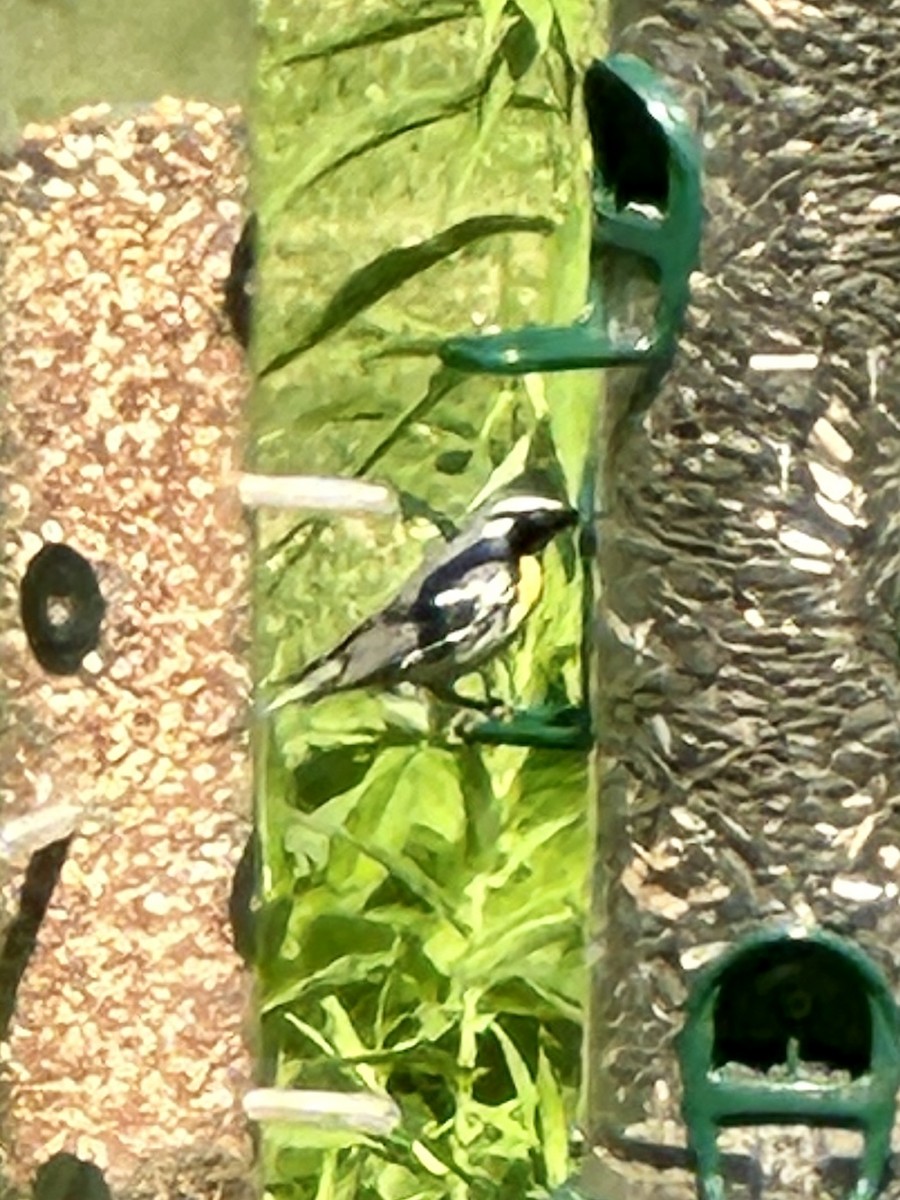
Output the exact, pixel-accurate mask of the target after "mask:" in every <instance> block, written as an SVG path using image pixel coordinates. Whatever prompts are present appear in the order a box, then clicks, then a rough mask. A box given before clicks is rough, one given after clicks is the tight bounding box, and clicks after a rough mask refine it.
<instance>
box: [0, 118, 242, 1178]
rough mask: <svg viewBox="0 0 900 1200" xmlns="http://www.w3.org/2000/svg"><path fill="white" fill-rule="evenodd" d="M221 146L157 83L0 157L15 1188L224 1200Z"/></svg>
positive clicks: (234, 695)
mask: <svg viewBox="0 0 900 1200" xmlns="http://www.w3.org/2000/svg"><path fill="white" fill-rule="evenodd" d="M244 161H245V154H244V135H243V130H242V125H241V119H240V114H239V113H238V112H237V111H236V110H225V111H223V110H221V109H218V108H215V107H212V106H210V105H208V104H204V103H200V102H183V101H180V100H173V99H163V100H161V101H159V102H158V103H157V104H155V105H153V106H152V107H148V108H145V109H142V110H136V111H133V112H128V113H113V112H112V111H111V110H110V109H109V108H108V107H107V106H99V107H91V108H82V109H79V110H77V111H76V112H74V113H72V114H71V115H70V116H68V117H66V118H65V119H63V120H60V121H59V122H57V123H54V124H52V125H40V126H37V125H32V126H29V127H27V128H26V129H25V130H24V132H23V137H22V143H21V147H20V149H19V151H18V152H17V153H16V154H15V155H14V156H12V157H10V158H7V159H5V160H3V161H0V321H2V326H0V364H2V366H0V371H2V375H0V403H2V406H3V430H4V434H3V440H2V444H0V495H2V496H3V498H4V499H3V503H4V508H3V510H2V531H3V572H2V581H0V586H2V594H0V603H2V608H0V677H2V679H3V681H4V683H3V690H4V693H5V695H4V696H3V697H2V705H0V714H2V718H3V721H2V726H3V727H2V729H0V765H2V795H0V801H2V807H0V821H2V820H6V819H8V818H11V817H15V818H19V817H25V818H27V817H28V815H29V813H33V812H35V811H37V813H38V816H40V814H41V813H42V812H46V813H50V812H51V810H52V807H53V806H54V805H59V806H61V810H64V811H68V812H69V813H71V810H72V808H73V807H74V808H76V809H78V810H79V811H80V812H81V817H80V820H79V825H78V830H77V833H76V835H75V837H74V839H73V840H72V843H71V846H70V848H69V853H68V857H67V858H66V861H65V862H64V864H63V866H62V869H61V877H60V881H59V884H58V886H57V887H56V890H55V892H54V894H53V897H52V900H51V903H50V906H49V909H48V911H47V914H46V917H45V918H44V921H43V924H42V926H41V930H40V936H39V941H38V946H37V949H36V951H35V953H34V955H33V956H32V959H31V962H30V964H29V966H28V969H27V970H26V972H25V974H24V978H23V979H22V981H21V984H20V986H19V988H18V994H17V999H16V1011H15V1016H14V1018H13V1021H12V1024H11V1029H10V1036H9V1039H8V1041H7V1042H5V1043H4V1044H3V1045H2V1047H0V1053H2V1057H3V1063H2V1071H3V1083H4V1088H3V1092H4V1096H5V1097H6V1099H5V1111H3V1112H2V1114H0V1132H2V1138H0V1141H2V1143H3V1145H4V1147H5V1148H6V1155H7V1162H6V1170H7V1174H8V1177H9V1179H10V1180H12V1181H13V1183H15V1184H17V1185H22V1184H24V1183H25V1181H26V1180H27V1179H29V1178H31V1177H32V1176H33V1174H34V1172H35V1170H36V1169H37V1168H39V1167H40V1166H41V1164H42V1163H45V1162H46V1161H47V1160H48V1159H49V1158H50V1157H51V1156H53V1155H55V1154H58V1153H60V1152H66V1153H69V1154H72V1155H76V1156H77V1157H78V1158H79V1159H81V1160H82V1161H85V1162H90V1163H94V1164H96V1166H97V1167H98V1168H100V1170H102V1171H103V1172H104V1173H105V1175H106V1178H107V1180H108V1181H109V1183H110V1184H111V1186H112V1187H113V1190H114V1193H115V1195H116V1196H123V1197H130V1198H135V1200H136V1198H137V1197H144V1196H147V1197H150V1196H168V1195H182V1194H190V1195H191V1196H197V1197H207V1196H208V1197H213V1196H216V1197H221V1196H226V1195H227V1196H230V1197H237V1196H239V1195H244V1194H245V1193H246V1194H250V1184H249V1182H248V1168H247V1164H248V1158H249V1147H248V1141H247V1135H246V1130H245V1123H244V1120H243V1117H242V1114H241V1109H240V1095H241V1092H242V1091H243V1090H244V1088H245V1087H246V1085H247V1082H248V1081H249V1076H250V1061H249V1054H248V1051H247V1049H246V1047H245V1045H244V1042H243V1038H242V1019H243V1017H244V1013H245V1000H246V994H245V993H246V986H247V985H246V978H245V975H244V973H243V972H242V969H241V963H240V960H239V958H238V956H237V955H236V953H235V952H234V949H233V947H232V945H231V938H230V932H229V929H228V922H227V914H228V896H229V889H230V887H231V880H232V876H233V872H234V868H235V865H236V863H237V861H238V858H239V856H240V853H241V848H242V846H243V844H244V841H245V840H246V836H247V831H248V826H249V784H248V769H247V753H246V735H245V728H246V722H245V704H246V695H247V690H248V677H247V671H246V665H245V664H246V660H247V645H248V637H249V627H248V619H247V607H246V603H245V594H244V581H245V579H246V575H247V570H246V554H247V539H246V530H245V527H244V524H243V521H242V517H241V512H240V506H239V502H238V499H237V489H236V486H235V484H236V478H237V470H238V453H239V452H238V442H237V430H238V423H239V417H240V411H241V407H242V402H243V396H244V392H245V389H246V378H245V374H244V371H243V365H242V354H241V349H240V347H239V346H238V345H237V344H236V341H235V339H234V336H233V334H232V332H231V330H230V328H229V322H228V319H227V317H226V315H225V313H224V311H223V301H224V288H225V281H226V279H227V277H228V274H229V270H230V266H231V257H232V252H233V249H234V246H235V243H236V241H237V239H238V235H239V231H240V228H241V219H242V202H243V193H244ZM20 616H21V620H20Z"/></svg>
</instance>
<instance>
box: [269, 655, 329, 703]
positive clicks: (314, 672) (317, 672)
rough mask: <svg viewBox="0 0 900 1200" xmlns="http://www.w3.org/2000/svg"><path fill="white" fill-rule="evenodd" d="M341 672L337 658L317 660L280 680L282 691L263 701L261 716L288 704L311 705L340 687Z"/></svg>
mask: <svg viewBox="0 0 900 1200" xmlns="http://www.w3.org/2000/svg"><path fill="white" fill-rule="evenodd" d="M343 670H344V664H343V663H342V661H341V660H340V659H339V658H332V657H328V658H321V659H317V660H316V661H315V662H313V663H310V665H309V666H308V667H306V668H305V670H303V671H301V672H299V674H297V675H289V676H288V677H287V679H282V680H280V681H279V684H278V686H279V687H282V688H283V690H282V691H279V693H278V695H277V696H275V697H274V698H272V699H269V698H264V699H263V703H262V707H261V710H260V711H261V715H263V716H268V715H269V713H273V712H277V711H278V710H279V709H280V708H285V707H287V705H288V704H312V703H313V702H314V701H316V700H319V699H321V697H322V696H324V695H326V694H327V693H328V692H331V691H335V690H336V689H337V688H338V687H339V686H340V681H341V675H342V674H343Z"/></svg>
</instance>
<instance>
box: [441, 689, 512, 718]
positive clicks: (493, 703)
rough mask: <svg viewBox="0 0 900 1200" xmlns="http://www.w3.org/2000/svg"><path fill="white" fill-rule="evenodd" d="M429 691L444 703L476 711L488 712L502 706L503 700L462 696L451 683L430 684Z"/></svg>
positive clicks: (491, 697)
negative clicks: (441, 684) (442, 684)
mask: <svg viewBox="0 0 900 1200" xmlns="http://www.w3.org/2000/svg"><path fill="white" fill-rule="evenodd" d="M431 692H432V694H433V695H434V696H435V698H436V699H438V700H442V701H443V702H444V703H445V704H452V705H453V706H454V707H455V708H468V709H473V710H474V711H476V712H481V713H490V712H496V711H497V709H499V708H503V707H504V704H503V701H502V700H498V699H497V698H496V697H495V696H485V697H484V698H483V699H480V700H479V699H477V698H476V697H475V696H463V695H462V694H461V693H460V692H458V691H457V690H456V688H454V687H453V686H452V685H446V686H440V685H438V686H435V685H432V687H431Z"/></svg>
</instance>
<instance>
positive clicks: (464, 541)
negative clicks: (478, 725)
mask: <svg viewBox="0 0 900 1200" xmlns="http://www.w3.org/2000/svg"><path fill="white" fill-rule="evenodd" d="M577 520H578V517H577V513H576V512H575V510H574V509H572V508H570V507H569V506H568V505H567V504H565V503H563V502H562V501H560V500H557V499H554V498H552V497H548V496H541V495H533V494H528V493H521V492H520V493H511V494H507V495H504V496H501V497H500V498H498V499H494V500H492V501H491V502H489V503H488V504H486V505H484V506H483V507H482V508H481V509H479V510H478V511H477V512H476V513H475V514H474V516H473V518H472V521H471V523H470V525H469V526H468V527H467V528H465V529H464V530H463V531H462V532H461V533H459V534H458V535H457V536H456V537H454V538H453V539H452V540H451V541H450V542H449V543H447V544H446V545H445V546H444V547H442V551H441V553H440V554H438V555H437V556H436V557H435V558H434V559H433V560H431V561H430V562H426V564H425V565H424V566H423V568H422V569H421V570H420V571H419V572H418V573H417V574H416V575H414V576H413V577H412V578H411V579H410V580H409V581H408V582H407V583H406V584H405V585H404V587H403V588H402V589H401V590H400V592H399V593H398V594H397V595H396V596H395V597H394V599H393V600H391V601H390V603H389V604H388V605H387V607H386V608H384V609H383V610H382V611H381V612H379V613H376V614H375V615H374V616H371V617H369V618H368V619H367V620H365V621H363V623H362V624H361V625H359V626H358V627H357V628H356V629H354V630H353V631H352V633H350V634H348V636H347V637H345V638H344V639H343V641H341V642H339V643H338V645H337V646H335V647H334V648H333V649H332V650H329V651H328V653H327V654H324V655H322V657H320V658H317V659H315V660H314V661H313V662H311V663H310V664H309V665H308V666H306V667H305V668H304V669H303V670H302V671H300V672H298V673H296V674H294V675H291V676H288V677H286V678H284V679H282V680H280V681H279V684H280V685H281V686H282V687H283V689H284V690H282V691H281V692H280V693H279V694H277V695H276V696H275V697H274V699H272V700H271V701H270V702H269V703H268V705H267V706H266V707H265V710H264V711H266V712H268V713H271V712H275V711H277V710H278V709H281V708H284V707H285V706H286V705H288V704H293V703H295V702H303V703H307V704H311V703H314V702H315V701H316V700H319V699H320V698H321V697H323V696H326V695H330V694H332V693H335V692H345V691H350V690H351V689H356V688H366V687H372V686H379V687H382V688H386V689H387V688H392V687H394V686H395V685H396V684H398V683H403V682H408V683H414V684H420V685H423V686H424V687H426V688H428V690H429V691H430V692H431V693H432V694H433V695H434V696H435V697H437V698H438V699H443V700H447V701H450V702H451V703H454V704H457V705H462V706H464V707H469V708H482V709H484V708H492V707H496V704H497V701H491V700H488V701H478V700H474V699H471V698H469V697H465V696H461V695H460V694H459V693H458V692H457V691H456V689H455V686H454V685H455V682H456V681H457V680H458V679H459V678H461V677H462V676H464V675H467V674H469V673H470V672H472V671H474V670H476V669H477V668H478V667H479V666H480V665H481V664H482V663H483V662H485V661H486V660H487V659H489V658H490V657H491V656H492V655H493V654H495V653H496V652H497V651H498V650H500V649H502V648H503V647H504V646H506V645H507V644H508V643H509V642H510V641H511V640H512V638H513V637H514V635H515V634H516V632H517V631H518V630H519V628H520V627H521V625H522V623H523V622H524V620H525V618H526V617H527V616H528V615H529V613H530V612H531V611H532V609H533V608H534V606H535V605H536V603H537V601H538V599H539V597H540V593H541V588H542V583H543V570H542V567H541V563H540V560H539V558H538V557H537V556H538V555H539V553H540V552H541V551H542V550H543V549H544V548H545V547H546V546H547V545H548V544H549V542H550V541H551V540H552V539H553V538H554V537H555V536H556V535H557V534H558V533H560V532H561V531H562V530H564V529H566V528H569V527H571V526H573V525H575V524H576V523H577ZM279 684H276V687H277V686H279Z"/></svg>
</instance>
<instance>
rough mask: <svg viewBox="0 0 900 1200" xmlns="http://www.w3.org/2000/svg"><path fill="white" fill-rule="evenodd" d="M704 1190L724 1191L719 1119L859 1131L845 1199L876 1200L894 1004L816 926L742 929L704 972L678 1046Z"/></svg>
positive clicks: (883, 986)
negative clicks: (750, 933) (743, 935)
mask: <svg viewBox="0 0 900 1200" xmlns="http://www.w3.org/2000/svg"><path fill="white" fill-rule="evenodd" d="M678 1053H679V1059H680V1064H681V1074H682V1080H683V1085H684V1097H683V1101H682V1113H683V1116H684V1120H685V1123H686V1125H687V1132H688V1144H689V1146H690V1149H691V1150H692V1152H693V1154H694V1156H695V1160H696V1171H697V1177H698V1188H699V1195H700V1200H724V1197H725V1196H726V1195H727V1192H726V1188H725V1183H724V1180H723V1176H722V1164H721V1157H720V1152H719V1147H718V1143H717V1139H718V1134H719V1130H720V1129H721V1128H723V1127H725V1126H740V1125H763V1124H766V1125H768V1124H793V1125H812V1126H832V1127H843V1128H850V1129H856V1130H859V1131H860V1132H861V1133H862V1135H863V1139H864V1141H863V1153H862V1156H861V1159H860V1164H859V1177H858V1180H857V1183H856V1186H855V1188H854V1190H853V1191H852V1193H851V1196H852V1200H874V1198H875V1197H876V1196H877V1195H878V1193H879V1191H880V1189H881V1185H882V1181H883V1180H884V1178H885V1174H886V1171H887V1167H888V1159H889V1156H890V1151H891V1130H892V1127H893V1123H894V1115H895V1107H896V1100H895V1097H896V1093H897V1089H898V1087H900V1011H898V1009H897V1006H896V1004H895V1002H894V1000H893V997H892V996H891V993H890V990H889V987H888V984H887V982H886V981H885V979H884V978H883V976H882V975H881V972H880V971H879V970H878V968H877V967H876V966H875V965H874V964H873V963H872V961H871V960H870V959H869V958H868V957H867V956H866V955H865V954H864V953H863V952H862V951H861V950H859V949H858V948H857V947H856V946H854V945H852V944H851V943H848V942H846V941H843V940H841V939H839V938H837V937H834V936H831V935H829V934H826V933H823V932H808V933H804V934H803V935H802V936H797V937H795V936H792V935H791V934H790V933H788V932H780V933H766V934H761V935H756V936H754V937H752V938H748V939H747V940H745V941H744V942H742V943H741V944H740V945H739V946H737V947H736V948H735V949H734V950H732V951H731V952H729V953H728V954H726V955H724V956H723V957H722V958H721V959H719V960H717V961H716V962H715V963H714V964H713V965H712V966H710V967H709V968H707V970H706V971H705V972H704V973H703V974H702V975H701V977H700V979H699V980H698V981H697V982H696V984H695V985H694V988H693V990H692V992H691V994H690V997H689V1000H688V1015H687V1021H686V1023H685V1026H684V1029H683V1031H682V1033H681V1037H680V1040H679V1046H678Z"/></svg>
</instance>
